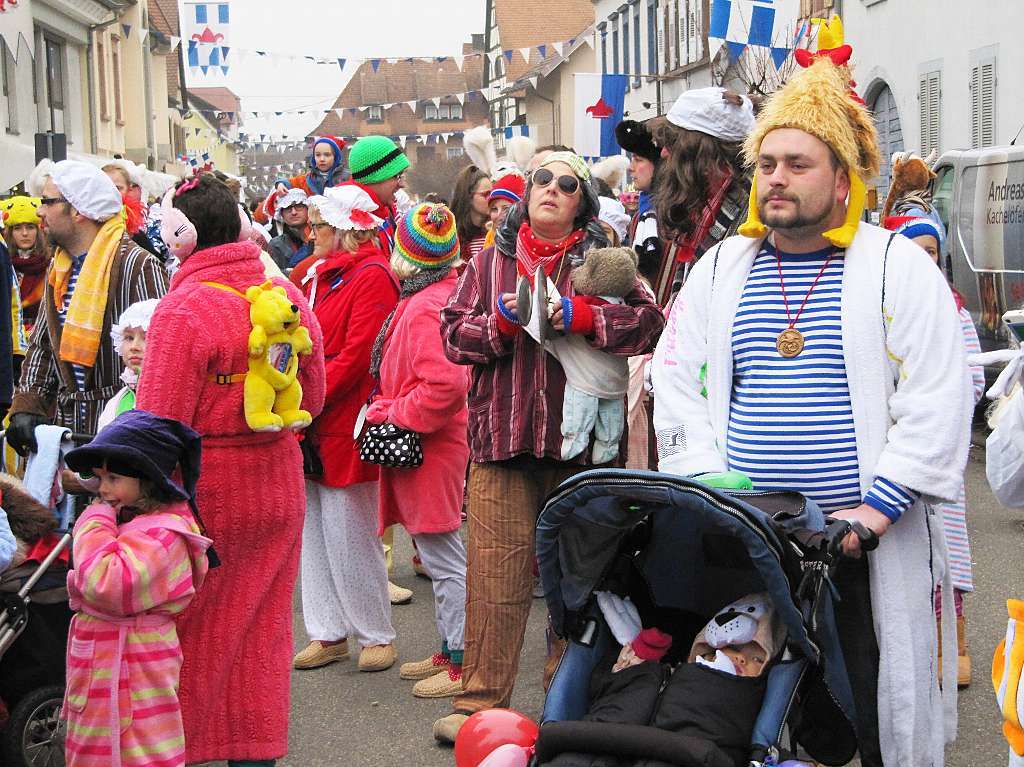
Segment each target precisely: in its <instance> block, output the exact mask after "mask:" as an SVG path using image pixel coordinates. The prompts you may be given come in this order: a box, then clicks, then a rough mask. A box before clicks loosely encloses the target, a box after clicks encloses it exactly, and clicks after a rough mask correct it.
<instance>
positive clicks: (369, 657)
mask: <svg viewBox="0 0 1024 767" xmlns="http://www.w3.org/2000/svg"><path fill="white" fill-rule="evenodd" d="M397 659H398V653H397V652H396V651H395V646H394V645H393V644H377V645H373V646H371V647H364V648H363V650H362V652H360V653H359V670H360V671H384V670H386V669H389V668H391V667H392V666H394V665H395V661H396V660H397Z"/></svg>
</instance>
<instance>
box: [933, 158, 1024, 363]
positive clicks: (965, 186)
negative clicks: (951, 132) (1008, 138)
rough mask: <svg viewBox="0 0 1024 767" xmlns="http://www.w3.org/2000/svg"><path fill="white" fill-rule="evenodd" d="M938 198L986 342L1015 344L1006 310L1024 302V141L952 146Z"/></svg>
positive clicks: (955, 273) (959, 276)
mask: <svg viewBox="0 0 1024 767" xmlns="http://www.w3.org/2000/svg"><path fill="white" fill-rule="evenodd" d="M934 169H935V173H936V174H937V175H936V178H935V180H934V182H933V186H932V189H933V190H934V191H933V197H932V200H933V203H934V205H935V207H936V209H937V210H938V212H939V215H940V216H941V217H942V221H943V223H945V225H946V232H947V236H946V246H945V252H944V253H943V255H942V258H943V266H944V267H945V269H946V271H947V273H948V274H949V277H950V280H951V281H952V283H953V286H954V287H956V289H957V290H959V291H960V293H961V294H962V295H963V297H964V302H965V304H966V306H967V308H968V310H969V311H970V312H971V316H972V317H973V318H974V324H975V327H977V329H978V337H979V339H980V340H981V347H982V349H984V350H986V351H988V350H990V349H995V348H999V347H1004V346H1006V345H1007V334H1006V329H1005V328H1004V327H1003V324H1002V316H1003V312H1005V311H1006V310H1007V309H1019V308H1021V307H1022V306H1024V146H1003V147H989V148H987V149H971V150H956V151H949V152H946V153H944V154H943V155H942V156H941V157H940V158H939V160H938V162H937V163H936V164H935V166H934Z"/></svg>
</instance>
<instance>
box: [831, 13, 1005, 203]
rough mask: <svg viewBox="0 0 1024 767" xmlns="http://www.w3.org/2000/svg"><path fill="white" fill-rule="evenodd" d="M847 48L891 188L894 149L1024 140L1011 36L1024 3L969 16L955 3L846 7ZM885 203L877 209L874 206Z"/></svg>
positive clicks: (883, 186)
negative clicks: (871, 114)
mask: <svg viewBox="0 0 1024 767" xmlns="http://www.w3.org/2000/svg"><path fill="white" fill-rule="evenodd" d="M837 5H838V6H839V7H838V8H837V12H838V13H840V14H841V15H842V17H843V24H844V27H845V32H846V41H847V42H848V43H849V44H850V45H852V46H853V58H854V65H855V72H854V76H855V78H856V80H857V84H858V91H859V92H860V94H861V95H862V96H863V98H864V100H865V101H866V102H867V104H868V106H869V107H870V108H871V109H872V111H873V112H874V114H875V120H876V124H877V126H878V132H879V138H880V141H881V148H882V156H883V158H884V161H885V166H884V167H883V169H882V178H881V179H880V183H879V200H880V201H881V200H884V199H885V193H886V191H887V189H888V180H889V179H888V176H889V168H888V163H889V158H890V157H891V155H892V153H893V152H896V151H903V150H907V151H914V152H918V153H920V154H921V155H922V156H926V155H928V154H929V153H930V152H931V151H933V150H935V151H936V152H938V153H940V154H941V153H942V152H943V151H945V150H947V149H973V148H982V147H986V146H1005V145H1007V144H1009V143H1010V142H1011V141H1013V140H1014V139H1015V138H1016V139H1017V140H1018V141H1020V135H1024V131H1022V130H1021V128H1022V127H1024V100H1021V99H1020V98H1019V97H1018V95H1017V94H1016V92H1015V88H1016V81H1017V79H1018V78H1019V76H1020V73H1021V72H1024V49H1022V48H1021V46H1020V45H1019V44H1018V42H1017V40H1016V31H1017V30H1018V29H1020V28H1021V26H1022V25H1024V4H1022V3H1020V2H1017V0H990V2H986V3H984V4H980V5H978V6H977V7H976V9H974V7H973V6H972V11H971V12H969V13H968V12H965V9H964V7H962V6H960V5H959V4H953V3H935V4H930V5H929V6H928V8H927V11H923V10H922V8H920V7H918V4H916V3H907V2H897V1H896V0H843V2H842V3H841V4H837ZM879 204H881V203H879Z"/></svg>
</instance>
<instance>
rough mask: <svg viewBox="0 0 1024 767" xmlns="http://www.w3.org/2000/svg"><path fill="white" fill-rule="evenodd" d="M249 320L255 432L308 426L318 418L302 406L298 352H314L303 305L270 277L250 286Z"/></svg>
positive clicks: (249, 410)
mask: <svg viewBox="0 0 1024 767" xmlns="http://www.w3.org/2000/svg"><path fill="white" fill-rule="evenodd" d="M245 298H246V300H247V301H249V303H250V304H252V306H251V307H250V308H249V320H250V321H251V322H252V331H251V332H250V333H249V371H248V373H247V374H246V376H245V421H246V423H247V424H248V425H249V428H250V429H252V430H253V431H280V430H281V429H283V428H289V429H303V428H305V427H306V426H309V424H310V423H312V421H313V417H312V416H311V415H310V414H309V412H308V411H306V410H302V409H301V408H300V405H301V404H302V385H301V384H299V381H298V379H297V377H296V374H297V372H298V368H299V359H298V355H300V354H309V353H310V352H312V351H313V342H312V341H311V340H310V338H309V331H308V330H306V328H305V327H303V326H302V324H301V322H300V315H299V307H297V306H296V305H295V304H293V303H292V302H291V299H290V298H288V294H287V293H285V290H284V288H282V287H280V286H275V285H274V284H273V283H272V282H270V281H269V280H268V281H267V282H265V283H263V284H262V285H253V286H252V287H251V288H249V289H248V290H246V291H245Z"/></svg>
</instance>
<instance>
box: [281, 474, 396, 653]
mask: <svg viewBox="0 0 1024 767" xmlns="http://www.w3.org/2000/svg"><path fill="white" fill-rule="evenodd" d="M377 495H378V494H377V483H376V482H362V483H360V484H358V485H350V486H349V487H325V486H323V485H321V484H319V483H317V482H306V521H305V524H304V525H303V528H302V570H301V572H302V616H303V618H304V620H305V623H306V634H307V635H308V636H309V638H310V640H313V639H321V640H324V641H329V642H330V641H336V640H338V639H341V638H343V637H346V636H348V637H351V638H352V639H353V640H355V641H356V642H358V643H359V645H360V646H361V647H370V646H372V645H382V644H390V643H391V642H393V641H394V639H395V629H394V627H393V626H392V625H391V602H390V600H389V599H388V574H387V569H386V567H385V565H384V549H383V547H382V546H381V545H380V538H379V537H378V536H377Z"/></svg>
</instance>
